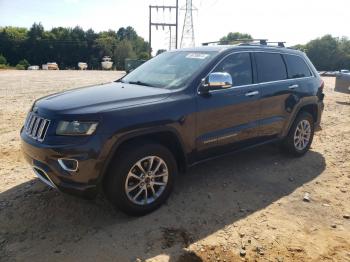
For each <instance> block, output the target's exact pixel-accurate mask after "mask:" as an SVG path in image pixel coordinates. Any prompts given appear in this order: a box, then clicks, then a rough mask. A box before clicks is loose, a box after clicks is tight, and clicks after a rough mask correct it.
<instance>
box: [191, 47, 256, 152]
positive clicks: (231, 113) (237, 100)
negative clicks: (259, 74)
mask: <svg viewBox="0 0 350 262" xmlns="http://www.w3.org/2000/svg"><path fill="white" fill-rule="evenodd" d="M212 72H227V73H229V74H230V75H231V77H232V80H233V87H231V88H227V89H220V90H213V91H210V94H209V95H208V96H202V95H198V96H197V109H198V112H197V139H196V144H197V149H198V151H199V152H200V153H203V152H207V153H209V154H210V150H209V149H214V148H215V154H217V153H219V151H218V150H219V149H218V148H221V149H222V150H223V151H225V149H227V150H230V149H231V146H232V145H233V144H237V143H238V142H242V141H246V140H249V139H250V138H253V137H256V136H257V134H258V124H259V114H260V105H259V101H258V100H259V97H260V95H259V90H258V86H257V85H255V84H254V81H253V69H252V61H251V54H250V53H249V52H242V53H233V54H230V55H228V56H227V57H226V58H224V59H223V60H222V61H221V62H220V63H219V64H218V65H217V66H216V67H215V68H214V69H213V71H212ZM198 156H199V158H201V156H203V157H207V156H208V155H206V154H205V153H203V154H199V155H198Z"/></svg>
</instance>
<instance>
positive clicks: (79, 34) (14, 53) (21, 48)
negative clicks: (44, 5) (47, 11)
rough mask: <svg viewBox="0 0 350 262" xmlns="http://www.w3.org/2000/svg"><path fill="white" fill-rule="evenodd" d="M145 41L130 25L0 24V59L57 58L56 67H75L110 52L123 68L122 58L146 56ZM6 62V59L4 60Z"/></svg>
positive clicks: (95, 63) (94, 63)
mask: <svg viewBox="0 0 350 262" xmlns="http://www.w3.org/2000/svg"><path fill="white" fill-rule="evenodd" d="M148 52H149V44H148V42H146V41H145V40H144V39H143V38H142V37H140V36H139V35H137V33H136V31H135V30H134V29H133V28H132V27H130V26H129V27H126V28H124V27H121V28H119V29H118V31H117V32H116V31H114V30H109V31H104V32H99V33H96V32H94V31H93V30H92V29H89V30H87V31H84V30H83V29H82V28H81V27H78V26H76V27H74V28H64V27H55V28H52V29H51V30H49V31H47V30H45V29H44V27H43V26H42V24H40V23H39V24H37V23H34V24H33V25H32V27H31V28H30V29H29V30H28V29H26V28H22V27H12V26H6V27H0V62H1V61H2V62H3V64H6V63H7V64H8V65H10V66H16V65H23V66H26V65H28V64H31V65H42V64H45V63H47V62H57V63H58V65H59V67H60V68H62V69H65V68H75V67H77V63H78V62H86V63H88V65H89V68H93V69H98V68H100V67H101V64H100V62H101V59H102V57H103V56H110V57H111V58H112V60H113V61H114V65H115V67H116V69H124V60H125V59H126V58H131V59H148V58H149V54H148ZM4 62H6V63H4Z"/></svg>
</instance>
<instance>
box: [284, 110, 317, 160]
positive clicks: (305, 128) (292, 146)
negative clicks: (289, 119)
mask: <svg viewBox="0 0 350 262" xmlns="http://www.w3.org/2000/svg"><path fill="white" fill-rule="evenodd" d="M313 137H314V119H313V117H312V115H311V114H310V113H308V112H301V113H300V114H299V115H298V116H297V118H296V119H295V121H294V123H293V125H292V127H291V128H290V130H289V133H288V136H287V137H286V138H285V139H284V141H283V144H282V146H283V149H284V151H285V152H287V153H290V154H292V155H294V156H302V155H304V154H305V153H306V152H307V151H308V150H309V149H310V146H311V143H312V140H313Z"/></svg>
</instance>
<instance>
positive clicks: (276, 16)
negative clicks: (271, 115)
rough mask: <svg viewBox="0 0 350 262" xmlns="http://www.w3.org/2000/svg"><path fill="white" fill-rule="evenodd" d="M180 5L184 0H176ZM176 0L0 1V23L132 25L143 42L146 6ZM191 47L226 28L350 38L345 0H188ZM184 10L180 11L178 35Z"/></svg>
mask: <svg viewBox="0 0 350 262" xmlns="http://www.w3.org/2000/svg"><path fill="white" fill-rule="evenodd" d="M179 2H180V7H181V6H184V5H185V2H186V0H179ZM173 3H175V0H123V1H122V0H98V1H96V0H95V1H93V0H46V1H42V0H40V1H39V0H0V26H6V25H11V26H23V27H30V26H31V25H32V24H33V23H34V22H41V23H42V24H43V26H44V27H45V29H51V28H52V27H56V26H64V27H74V26H76V25H79V26H81V27H82V28H84V29H89V28H92V29H94V30H95V31H102V30H108V29H114V30H117V29H118V28H119V27H122V26H128V25H130V26H132V27H134V28H135V29H136V31H137V33H138V34H139V35H141V36H142V37H144V38H145V40H148V19H149V18H148V13H149V9H148V6H149V4H158V5H161V4H168V5H169V4H173ZM193 4H194V5H195V6H196V7H197V8H198V11H195V12H194V13H193V19H194V30H195V40H196V45H198V44H200V43H202V42H205V41H215V40H218V39H219V38H221V37H222V36H223V35H226V34H227V33H228V32H230V31H232V32H236V31H238V32H243V33H249V34H251V35H252V36H253V37H255V38H267V39H269V40H275V41H281V40H283V41H286V42H287V45H294V44H297V43H301V44H303V43H306V42H307V41H309V40H311V39H314V38H316V37H320V36H322V35H324V34H327V33H330V34H332V35H333V36H347V37H350V0H332V1H321V0H264V1H262V0H239V1H238V0H193ZM183 16H184V12H183V11H181V12H180V30H179V34H180V36H181V31H182V28H181V27H182V22H183ZM154 18H155V20H158V21H161V20H166V21H167V22H169V21H170V22H173V21H172V20H173V19H174V18H175V16H174V15H171V13H169V11H166V12H165V13H163V12H161V10H159V12H158V14H157V12H154ZM167 31H168V30H165V31H163V30H158V31H156V29H155V28H154V30H153V36H154V38H153V41H152V42H153V49H154V50H157V49H160V48H167V47H168V33H167Z"/></svg>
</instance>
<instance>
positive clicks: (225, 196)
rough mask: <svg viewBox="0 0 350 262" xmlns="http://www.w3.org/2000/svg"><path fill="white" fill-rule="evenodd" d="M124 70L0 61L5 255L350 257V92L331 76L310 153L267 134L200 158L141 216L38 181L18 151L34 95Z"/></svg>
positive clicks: (1, 244) (0, 212) (0, 248)
mask: <svg viewBox="0 0 350 262" xmlns="http://www.w3.org/2000/svg"><path fill="white" fill-rule="evenodd" d="M121 74H122V73H121V72H102V71H85V72H79V71H0V99H1V108H0V110H1V111H0V116H1V120H2V121H1V122H0V159H1V161H0V261H137V260H138V259H140V260H141V261H142V260H148V261H240V260H246V261H350V219H349V215H350V187H349V185H350V95H349V94H342V93H337V92H334V91H333V88H334V79H333V78H325V81H326V88H325V93H326V98H325V104H326V108H325V112H324V116H323V121H322V130H321V131H320V132H318V133H317V134H316V136H315V139H314V143H313V145H312V148H311V151H310V152H309V153H307V154H306V155H305V156H304V157H302V158H298V159H295V158H289V157H286V156H284V155H281V154H280V152H279V150H278V148H277V147H276V146H273V145H270V146H264V147H260V148H257V149H254V150H250V151H246V152H242V153H238V154H235V155H233V156H230V157H226V158H222V159H219V160H215V161H211V162H207V163H205V164H202V165H199V166H197V167H195V168H192V169H190V170H189V172H188V173H187V174H185V175H181V176H180V177H179V179H178V181H177V183H176V189H175V191H174V192H173V194H172V196H171V197H170V199H169V201H168V202H167V204H166V205H164V206H163V207H162V208H161V209H159V210H157V211H156V212H154V213H152V214H150V215H147V216H145V217H140V218H133V217H128V216H126V215H124V214H123V213H121V212H119V211H117V210H115V209H114V208H113V207H111V206H110V205H109V204H108V202H106V201H105V200H104V199H103V198H101V197H99V198H97V199H96V200H94V201H88V200H82V199H79V198H75V197H72V196H68V195H62V194H60V193H58V192H56V191H55V190H51V189H49V188H47V187H46V186H45V185H44V184H42V183H41V182H40V181H39V180H38V179H36V178H35V176H34V175H33V174H32V171H31V169H30V167H29V166H28V165H27V164H26V163H25V162H24V160H23V158H22V154H21V151H20V140H19V130H20V128H21V125H22V124H23V121H24V117H25V115H26V112H27V111H28V109H29V107H30V105H31V103H32V101H33V100H34V99H36V98H39V97H41V96H44V95H47V94H50V93H55V92H59V91H62V90H66V89H70V88H74V87H79V86H83V85H90V84H97V83H102V82H109V81H112V80H115V79H117V78H118V76H120V75H121ZM305 193H309V195H310V201H309V202H307V201H303V197H304V195H305Z"/></svg>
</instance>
